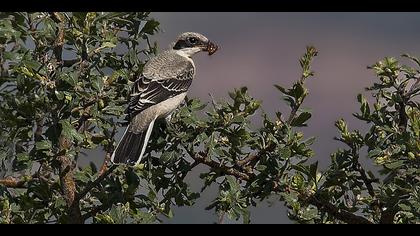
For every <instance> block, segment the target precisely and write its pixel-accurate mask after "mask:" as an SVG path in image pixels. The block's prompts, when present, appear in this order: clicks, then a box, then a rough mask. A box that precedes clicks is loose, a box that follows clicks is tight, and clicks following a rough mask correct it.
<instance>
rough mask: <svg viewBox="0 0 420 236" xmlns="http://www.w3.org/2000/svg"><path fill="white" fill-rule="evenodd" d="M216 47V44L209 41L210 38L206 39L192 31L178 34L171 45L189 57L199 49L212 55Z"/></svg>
mask: <svg viewBox="0 0 420 236" xmlns="http://www.w3.org/2000/svg"><path fill="white" fill-rule="evenodd" d="M218 48H219V47H218V46H217V45H216V44H214V43H213V42H210V40H208V39H207V38H206V37H205V36H204V35H202V34H199V33H194V32H186V33H182V34H180V35H179V36H178V38H177V39H176V42H175V45H174V46H173V49H174V50H179V51H180V52H183V53H184V54H186V55H187V56H188V57H191V56H192V55H194V54H196V53H198V52H201V51H204V52H207V53H208V54H209V55H212V54H213V53H215V52H216V51H217V49H218Z"/></svg>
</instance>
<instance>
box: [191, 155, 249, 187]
mask: <svg viewBox="0 0 420 236" xmlns="http://www.w3.org/2000/svg"><path fill="white" fill-rule="evenodd" d="M189 154H190V156H191V158H193V159H194V160H195V161H197V162H199V163H202V164H205V165H207V166H209V167H211V168H212V169H214V170H219V171H221V172H222V173H224V174H227V175H232V176H235V177H236V178H238V179H241V180H245V181H249V180H251V179H252V178H253V177H254V176H253V175H251V174H248V173H244V172H241V171H240V170H238V169H236V168H234V167H227V166H224V165H222V164H220V163H219V162H217V161H214V160H212V159H210V158H208V157H207V155H206V153H204V152H199V153H197V154H193V153H189Z"/></svg>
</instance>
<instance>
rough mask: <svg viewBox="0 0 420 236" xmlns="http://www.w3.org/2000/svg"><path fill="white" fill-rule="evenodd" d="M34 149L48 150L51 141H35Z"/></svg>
mask: <svg viewBox="0 0 420 236" xmlns="http://www.w3.org/2000/svg"><path fill="white" fill-rule="evenodd" d="M35 147H36V150H50V149H51V147H52V144H51V141H49V140H42V141H40V142H36V143H35Z"/></svg>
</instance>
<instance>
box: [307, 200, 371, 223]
mask: <svg viewBox="0 0 420 236" xmlns="http://www.w3.org/2000/svg"><path fill="white" fill-rule="evenodd" d="M306 201H307V202H308V203H309V204H312V205H314V206H316V207H317V208H318V209H319V210H320V211H324V212H326V213H328V214H330V215H332V216H334V217H335V218H336V219H338V220H341V221H343V222H345V223H348V224H372V222H371V221H370V220H368V219H366V218H364V217H362V216H358V215H355V214H353V213H351V212H348V211H345V210H342V209H339V208H337V207H336V206H335V205H334V204H331V203H330V202H324V201H322V200H320V199H319V198H317V196H316V195H313V196H311V197H309V198H307V199H306Z"/></svg>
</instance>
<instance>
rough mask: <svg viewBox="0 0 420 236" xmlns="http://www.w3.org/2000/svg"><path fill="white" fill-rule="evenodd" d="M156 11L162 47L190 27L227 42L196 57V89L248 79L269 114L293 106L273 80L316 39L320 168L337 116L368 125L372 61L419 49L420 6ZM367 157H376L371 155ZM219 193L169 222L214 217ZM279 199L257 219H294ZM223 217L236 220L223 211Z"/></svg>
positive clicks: (293, 68) (220, 94)
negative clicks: (212, 206) (398, 9)
mask: <svg viewBox="0 0 420 236" xmlns="http://www.w3.org/2000/svg"><path fill="white" fill-rule="evenodd" d="M152 17H154V18H155V19H156V20H158V21H159V22H160V23H161V29H162V32H161V33H159V34H158V35H156V36H154V37H152V39H153V40H155V41H157V42H158V45H159V49H160V50H163V49H166V48H168V47H169V45H170V43H171V42H172V41H173V40H174V39H175V38H176V36H177V35H178V34H179V33H181V32H185V31H195V32H200V33H202V34H204V35H206V36H207V37H208V38H209V39H210V40H212V41H214V42H216V43H217V44H219V45H220V47H221V49H220V50H219V51H218V52H217V53H216V54H214V55H213V56H211V57H208V56H207V55H205V54H201V55H197V56H196V57H195V64H196V67H197V79H196V80H195V81H194V83H193V85H192V87H191V89H190V92H189V96H190V97H199V98H200V99H202V100H203V101H208V100H209V95H208V94H209V93H211V94H213V96H214V97H215V98H216V99H223V98H224V97H226V95H227V92H228V91H230V90H233V89H234V88H238V87H241V86H247V87H248V88H249V92H250V94H251V95H252V96H254V97H255V98H257V99H259V100H262V101H263V109H264V110H265V111H266V112H267V113H268V114H271V115H273V114H274V112H275V111H277V110H280V111H282V112H283V113H286V114H288V111H287V110H286V109H287V107H286V106H285V105H284V103H283V101H282V100H281V97H280V93H279V92H278V91H277V90H276V89H275V88H274V87H273V84H282V85H284V86H286V87H288V86H290V85H291V84H292V83H293V81H295V80H296V79H297V78H298V77H299V74H300V66H299V62H298V59H299V57H300V56H301V55H302V54H303V53H304V51H305V47H306V46H307V45H314V46H315V47H316V48H317V49H318V50H319V56H318V57H317V58H315V61H314V63H313V69H314V70H315V72H316V76H315V79H313V80H309V81H308V87H309V89H310V95H309V97H308V99H307V102H306V104H304V105H305V107H309V108H311V109H312V112H313V117H312V119H311V120H310V122H309V127H307V128H303V129H302V130H303V131H304V132H305V135H306V136H307V137H309V136H315V137H316V138H317V141H316V143H315V144H314V145H313V148H314V150H315V152H316V157H315V158H316V159H317V160H319V161H320V166H321V168H323V167H326V166H327V165H328V164H329V160H330V153H332V152H333V151H334V150H336V149H337V147H341V145H340V144H339V143H338V142H336V141H334V140H333V137H334V136H335V135H336V134H337V132H336V129H335V127H334V122H335V121H336V120H337V119H339V118H344V119H346V120H347V121H348V122H349V128H350V129H363V128H364V127H365V124H363V123H362V122H358V121H356V119H354V118H353V117H352V113H353V112H357V111H358V109H359V105H358V103H357V100H356V95H357V94H358V93H360V92H362V93H364V94H365V95H367V96H369V94H368V93H367V92H365V91H364V88H365V87H367V86H369V85H370V84H371V83H372V82H373V81H374V80H373V79H374V75H373V72H372V71H370V70H367V68H366V67H367V66H369V65H372V64H374V63H375V62H376V61H378V60H380V59H382V58H383V57H385V56H395V57H398V56H399V55H401V54H402V53H410V54H413V55H416V56H420V43H419V42H420V30H419V25H420V13H231V12H224V13H208V12H198V13H193V12H188V13H182V12H177V13H172V12H165V13H152ZM256 118H258V117H256ZM121 135H122V134H121V132H120V134H119V135H118V137H120V136H121ZM96 157H98V158H99V157H100V158H102V157H103V155H102V154H101V155H99V156H96ZM365 164H367V165H369V164H370V163H369V162H368V161H367V160H366V159H365ZM198 173H199V170H197V171H196V173H192V174H191V175H190V176H189V179H188V181H189V183H190V184H191V186H192V188H193V190H199V189H200V186H201V180H200V179H199V178H198ZM216 196H217V188H215V187H213V188H209V189H208V190H207V191H205V192H204V193H203V194H202V197H201V199H200V200H199V201H198V202H197V204H196V205H194V206H193V207H180V208H175V209H174V218H173V219H170V220H167V221H165V222H167V223H214V222H216V221H217V216H216V215H215V214H214V212H213V211H206V210H204V208H205V207H206V206H207V205H208V204H209V203H210V201H211V200H212V199H213V198H214V197H216ZM277 200H278V199H277V198H276V197H273V199H271V200H270V201H266V202H264V203H261V204H259V205H258V207H257V208H252V209H251V222H252V223H289V222H291V221H290V220H289V219H288V218H287V209H286V208H285V207H283V204H282V203H281V202H278V201H277ZM240 222H241V221H240ZM225 223H234V222H232V221H229V220H228V219H227V218H225Z"/></svg>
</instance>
